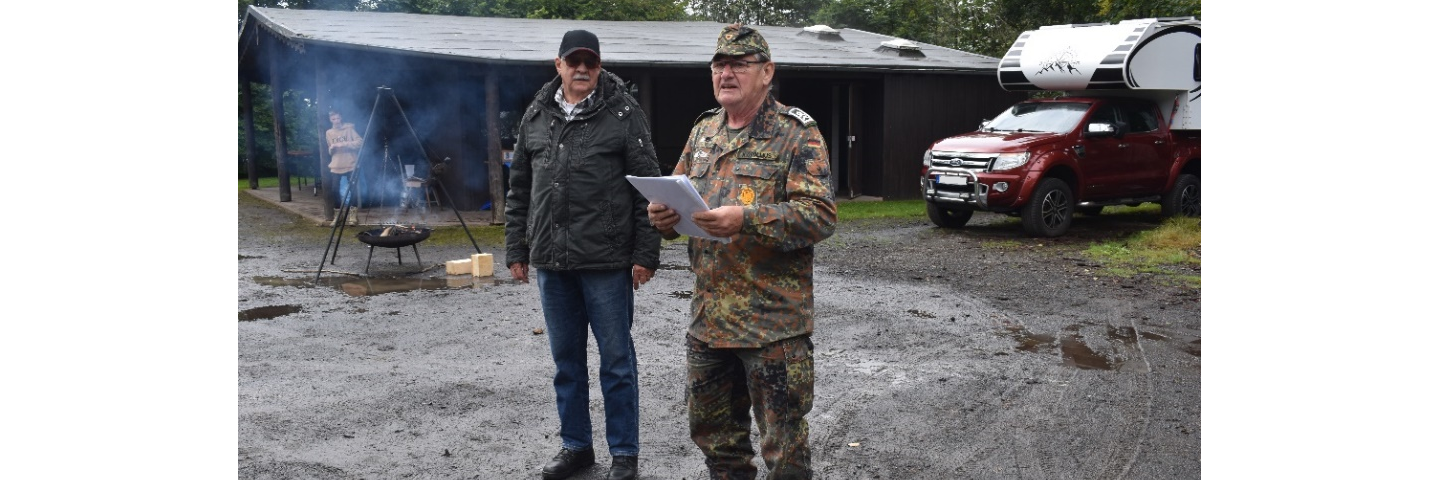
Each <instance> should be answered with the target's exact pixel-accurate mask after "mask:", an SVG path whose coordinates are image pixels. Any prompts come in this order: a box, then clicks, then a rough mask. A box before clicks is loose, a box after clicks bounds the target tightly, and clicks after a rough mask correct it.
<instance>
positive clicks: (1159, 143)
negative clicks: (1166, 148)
mask: <svg viewBox="0 0 1440 480" xmlns="http://www.w3.org/2000/svg"><path fill="white" fill-rule="evenodd" d="M1155 144H1156V145H1164V144H1165V141H1164V140H1156V141H1155Z"/></svg>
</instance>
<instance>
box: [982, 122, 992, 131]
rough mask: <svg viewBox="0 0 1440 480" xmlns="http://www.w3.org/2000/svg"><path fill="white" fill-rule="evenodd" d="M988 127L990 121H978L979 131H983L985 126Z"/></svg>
mask: <svg viewBox="0 0 1440 480" xmlns="http://www.w3.org/2000/svg"><path fill="white" fill-rule="evenodd" d="M989 125H990V121H989V120H981V121H980V130H984V129H985V127H987V126H989Z"/></svg>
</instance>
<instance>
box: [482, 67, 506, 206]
mask: <svg viewBox="0 0 1440 480" xmlns="http://www.w3.org/2000/svg"><path fill="white" fill-rule="evenodd" d="M498 76H499V73H497V71H496V70H491V71H489V72H487V73H486V75H485V138H486V139H487V141H486V142H485V143H487V144H489V148H487V149H486V151H487V152H488V155H487V156H488V157H490V161H489V162H488V163H489V166H490V168H489V170H490V224H491V225H503V224H504V223H505V154H504V152H502V151H501V148H500V79H499V78H497V77H498Z"/></svg>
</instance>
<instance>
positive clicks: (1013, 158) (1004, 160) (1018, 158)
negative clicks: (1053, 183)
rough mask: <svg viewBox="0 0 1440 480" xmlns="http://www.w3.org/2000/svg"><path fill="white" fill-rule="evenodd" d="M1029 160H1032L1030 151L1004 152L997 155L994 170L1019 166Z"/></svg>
mask: <svg viewBox="0 0 1440 480" xmlns="http://www.w3.org/2000/svg"><path fill="white" fill-rule="evenodd" d="M1028 161H1030V152H1020V153H1002V154H1000V156H998V157H995V166H994V167H992V168H993V169H994V171H996V172H999V171H1003V170H1009V169H1012V168H1015V167H1019V166H1021V165H1024V164H1025V162H1028Z"/></svg>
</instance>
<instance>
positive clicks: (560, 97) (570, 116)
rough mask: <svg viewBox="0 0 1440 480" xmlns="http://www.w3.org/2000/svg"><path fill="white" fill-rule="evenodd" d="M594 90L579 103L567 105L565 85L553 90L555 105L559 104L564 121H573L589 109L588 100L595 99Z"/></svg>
mask: <svg viewBox="0 0 1440 480" xmlns="http://www.w3.org/2000/svg"><path fill="white" fill-rule="evenodd" d="M595 90H599V89H598V88H597V89H595ZM595 90H591V91H590V94H589V95H586V96H585V98H582V99H580V103H569V102H566V101H565V85H563V84H562V85H560V88H557V89H555V103H558V104H560V109H561V110H564V111H565V120H566V121H570V120H574V119H575V116H576V115H579V114H580V112H583V111H585V109H586V108H589V107H590V103H591V102H590V99H592V98H595Z"/></svg>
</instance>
